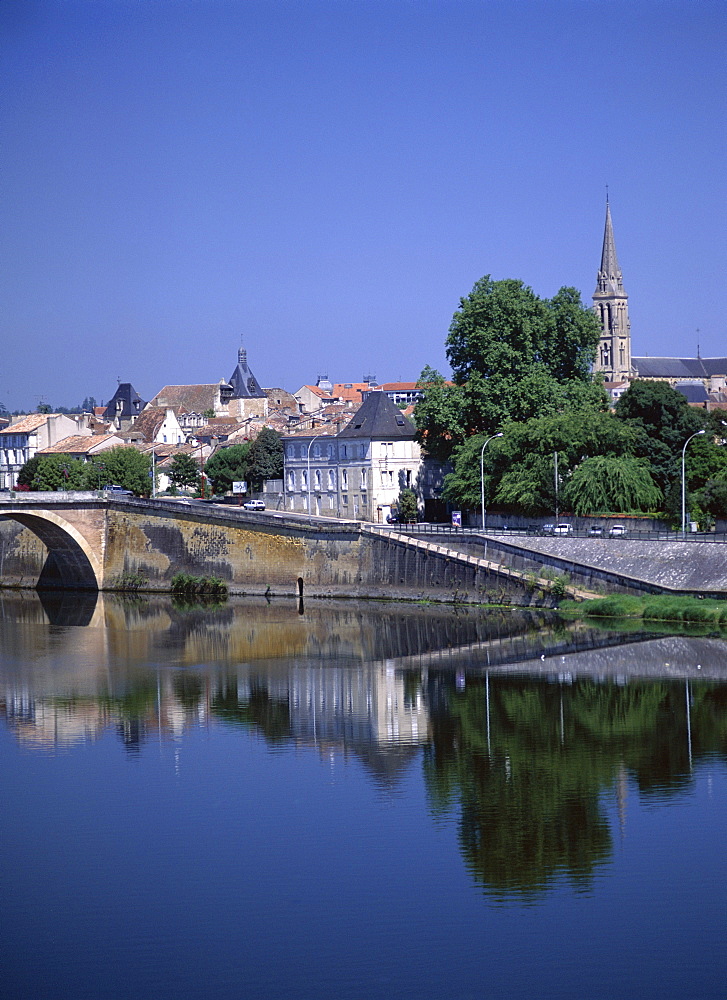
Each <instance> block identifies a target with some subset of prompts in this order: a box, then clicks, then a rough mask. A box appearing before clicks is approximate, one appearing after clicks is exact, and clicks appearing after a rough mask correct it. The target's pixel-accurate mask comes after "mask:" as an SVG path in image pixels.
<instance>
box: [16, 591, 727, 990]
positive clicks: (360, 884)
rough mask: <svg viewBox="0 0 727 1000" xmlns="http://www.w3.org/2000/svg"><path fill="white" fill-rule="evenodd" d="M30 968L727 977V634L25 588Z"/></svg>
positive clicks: (200, 980) (24, 886) (616, 983)
mask: <svg viewBox="0 0 727 1000" xmlns="http://www.w3.org/2000/svg"><path fill="white" fill-rule="evenodd" d="M0 630H1V635H0V698H1V699H2V702H1V703H0V714H1V715H2V719H3V723H2V724H1V725H0V775H2V779H1V781H2V784H1V789H2V809H1V810H0V838H1V839H0V843H1V844H2V851H1V852H0V866H1V867H0V873H1V877H2V895H1V897H0V898H1V899H2V904H1V906H0V920H1V923H0V962H1V966H0V976H1V979H0V983H1V984H2V985H1V987H0V993H1V994H2V996H7V997H9V998H12V1000H21V998H26V997H27V998H31V997H32V998H34V1000H37V998H42V1000H56V998H93V1000H105V998H114V1000H116V998H125V1000H126V998H133V1000H146V998H155V1000H166V998H170V1000H171V998H175V1000H178V998H180V997H233V998H234V997H241V998H260V1000H267V998H286V1000H299V998H301V1000H302V998H316V1000H318V998H321V1000H328V998H330V1000H334V998H335V1000H349V998H350V1000H354V998H355V1000H359V998H371V1000H376V998H386V1000H390V998H416V1000H422V998H424V1000H427V998H447V1000H459V998H462V1000H464V998H467V1000H470V998H477V1000H480V998H482V1000H485V998H493V997H508V998H526V997H527V998H536V997H537V998H559V1000H562V998H579V1000H580V998H601V997H603V998H606V997H608V998H609V1000H612V998H620V1000H624V998H631V997H634V998H640V1000H648V998H652V997H653V998H660V1000H666V998H697V1000H698V998H717V997H719V998H720V1000H721V998H723V997H724V996H725V973H726V972H727V961H726V947H727V932H726V926H725V925H726V919H727V907H726V902H727V891H726V885H727V879H726V878H725V876H726V875H727V862H726V861H725V857H726V856H727V851H726V850H725V843H726V841H727V781H726V768H725V761H726V759H727V646H726V645H725V644H724V643H723V642H722V641H720V640H719V639H714V638H685V637H670V636H645V635H642V634H635V635H617V634H615V633H605V632H601V631H596V630H590V629H588V628H585V627H583V626H581V625H568V626H563V625H558V623H557V622H555V623H554V622H551V621H549V620H548V619H547V618H541V619H538V618H536V617H533V616H530V615H528V614H526V613H518V612H513V613H509V614H508V613H503V614H500V613H490V614H487V613H485V612H482V611H459V612H456V611H454V610H451V609H436V608H424V609H421V608H408V607H400V606H396V605H390V606H387V605H376V604H373V605H359V604H348V603H330V604H329V603H325V602H316V603H309V604H307V605H306V606H305V607H298V606H296V605H295V604H293V603H288V602H280V603H272V604H267V603H265V602H264V601H249V602H243V601H239V602H231V603H230V604H229V605H227V606H225V607H223V608H218V609H200V608H185V607H180V606H175V605H173V604H172V603H171V602H169V601H166V600H163V599H149V600H143V599H142V600H138V601H120V600H118V599H109V598H106V599H105V600H104V599H102V598H99V599H98V600H97V601H93V600H92V601H91V602H90V603H87V602H85V601H83V600H79V599H78V598H77V597H73V598H66V599H63V600H57V599H56V600H53V601H50V600H48V599H43V601H41V600H40V599H39V598H38V596H37V595H35V594H30V593H28V594H22V595H20V594H15V595H10V596H2V597H0Z"/></svg>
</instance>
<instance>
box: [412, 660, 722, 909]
mask: <svg viewBox="0 0 727 1000" xmlns="http://www.w3.org/2000/svg"><path fill="white" fill-rule="evenodd" d="M432 688H433V691H432V697H431V698H430V705H431V732H432V740H431V743H430V745H429V747H428V748H427V749H426V750H425V755H424V770H425V777H426V782H427V788H428V792H429V796H430V802H431V806H432V809H433V810H434V811H435V812H438V813H445V812H451V811H453V810H458V811H459V838H460V844H461V848H462V852H463V854H464V857H465V861H466V864H467V867H468V869H469V871H470V872H471V873H472V876H473V878H475V879H476V881H477V882H479V883H480V884H481V885H482V886H483V888H485V889H486V891H487V892H488V893H490V894H492V895H493V896H495V897H497V898H503V899H504V898H506V897H510V896H512V895H513V894H518V895H520V896H521V897H524V898H526V899H534V898H536V897H538V896H540V895H541V894H542V893H544V892H545V891H546V890H547V889H548V888H550V887H551V886H553V885H554V884H555V883H556V882H557V881H558V880H560V879H562V878H563V877H565V878H567V879H568V880H569V881H570V882H571V884H572V885H573V886H574V887H575V888H576V889H578V890H582V891H588V890H589V888H590V887H591V885H592V882H593V878H594V876H595V874H596V872H597V871H598V869H599V868H600V867H601V866H603V865H604V864H606V863H607V862H608V861H609V859H610V856H611V850H612V838H611V830H610V825H609V821H608V817H607V811H606V805H605V801H604V800H605V794H606V793H610V794H611V795H615V797H616V802H617V805H618V808H619V810H621V809H622V808H623V807H624V801H623V797H624V795H625V790H626V779H630V780H631V781H633V782H634V783H635V784H636V786H637V787H638V789H639V791H640V792H641V793H642V794H647V795H656V794H658V795H660V796H673V795H676V794H679V793H680V792H684V791H686V790H688V789H689V788H690V787H691V782H692V777H691V772H690V751H691V753H692V755H693V758H694V759H696V758H697V757H699V756H703V755H705V754H719V755H720V756H722V757H723V758H724V757H725V749H726V742H727V714H726V713H725V698H726V696H727V688H725V687H724V686H722V685H711V684H701V685H698V686H697V687H695V688H693V689H692V690H691V691H690V703H691V705H690V716H691V726H690V729H691V733H689V734H688V727H687V711H686V693H685V685H684V682H679V681H674V682H672V681H665V682H653V683H638V682H636V683H634V682H632V683H629V684H628V685H626V686H618V685H614V684H608V685H605V684H598V683H595V682H593V681H591V680H583V681H576V682H575V683H574V684H572V685H563V684H548V683H544V682H543V681H542V680H532V679H515V678H512V677H498V678H497V679H496V680H495V681H493V680H492V678H483V679H478V680H477V681H475V682H471V681H470V682H469V683H468V684H467V687H466V690H464V691H461V690H457V686H456V684H455V683H454V682H449V681H445V682H444V683H442V679H441V678H439V679H435V680H434V682H433V684H432ZM488 709H489V712H488ZM690 736H691V743H690V741H689V737H690Z"/></svg>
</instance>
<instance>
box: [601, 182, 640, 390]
mask: <svg viewBox="0 0 727 1000" xmlns="http://www.w3.org/2000/svg"><path fill="white" fill-rule="evenodd" d="M593 309H594V311H595V313H596V316H597V317H598V322H599V323H600V324H601V339H600V340H599V342H598V355H597V357H596V363H595V365H594V366H593V370H594V371H596V372H603V373H604V375H605V377H606V381H607V382H622V381H624V380H625V379H628V378H629V377H630V376H632V375H633V372H632V368H631V324H630V322H629V297H628V295H627V294H626V292H625V291H624V286H623V277H622V275H621V268H620V267H619V266H618V258H617V257H616V243H615V241H614V238H613V223H612V222H611V206H610V205H609V203H608V197H606V228H605V231H604V233H603V250H602V251H601V267H600V269H599V271H598V278H597V282H596V290H595V292H594V293H593Z"/></svg>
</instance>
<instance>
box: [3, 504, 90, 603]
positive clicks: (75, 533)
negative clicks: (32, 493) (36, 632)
mask: <svg viewBox="0 0 727 1000" xmlns="http://www.w3.org/2000/svg"><path fill="white" fill-rule="evenodd" d="M0 516H2V517H3V518H7V519H8V520H13V521H17V522H18V523H19V524H22V525H23V527H25V528H27V529H28V530H29V531H32V532H33V534H35V535H37V536H38V538H40V540H41V541H42V542H43V544H44V545H45V547H46V548H47V549H48V557H47V559H46V561H45V565H44V566H43V569H42V571H41V573H40V576H39V577H38V582H37V584H36V586H37V588H38V589H39V590H43V589H46V588H61V587H62V588H64V589H65V588H70V589H75V590H100V589H101V584H102V581H103V568H102V564H101V562H100V560H99V558H98V556H97V555H96V553H95V552H94V551H93V548H92V547H91V545H90V544H89V542H88V540H87V539H86V538H84V536H83V535H82V534H81V532H80V531H79V530H78V528H76V527H74V525H72V524H70V523H69V522H68V521H67V520H66V519H65V518H63V517H60V516H59V515H58V514H54V513H53V512H52V511H46V510H44V511H38V512H37V513H36V512H32V513H31V512H30V511H27V510H3V511H2V512H0Z"/></svg>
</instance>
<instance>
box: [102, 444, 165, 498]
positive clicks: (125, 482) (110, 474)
mask: <svg viewBox="0 0 727 1000" xmlns="http://www.w3.org/2000/svg"><path fill="white" fill-rule="evenodd" d="M99 481H101V485H102V486H108V485H115V486H122V487H123V488H124V489H125V490H131V491H132V492H133V493H135V494H136V495H137V496H149V493H150V492H151V485H152V483H151V456H150V455H143V454H142V453H141V452H140V451H137V449H136V448H132V447H130V446H129V445H123V444H120V445H117V446H116V447H115V448H109V449H108V451H104V452H103V453H102V454H101V455H94V456H93V458H92V459H91V461H90V462H88V463H87V464H86V483H87V486H88V488H89V489H97V488H98V484H99Z"/></svg>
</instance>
